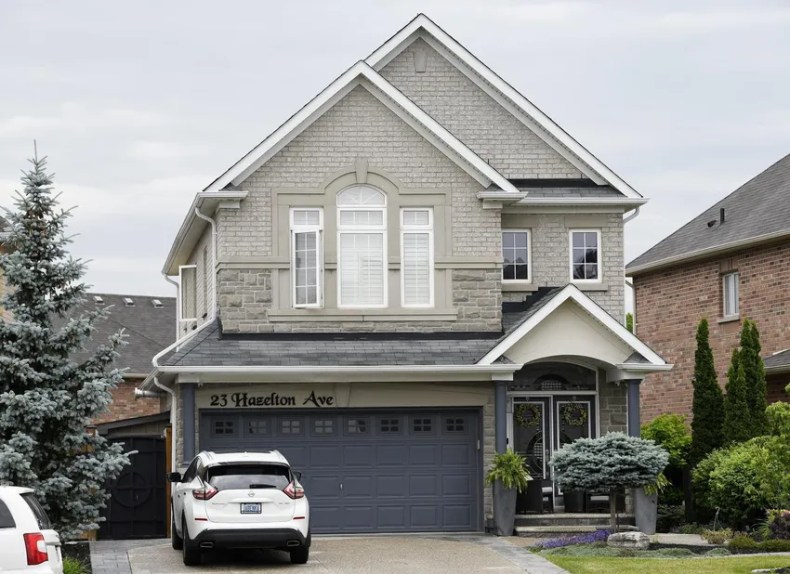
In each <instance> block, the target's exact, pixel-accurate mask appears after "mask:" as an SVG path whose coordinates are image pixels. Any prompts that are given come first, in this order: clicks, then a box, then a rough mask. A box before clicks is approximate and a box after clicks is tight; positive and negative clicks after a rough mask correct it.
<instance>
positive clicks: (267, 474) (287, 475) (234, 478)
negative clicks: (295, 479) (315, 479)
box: [206, 464, 291, 490]
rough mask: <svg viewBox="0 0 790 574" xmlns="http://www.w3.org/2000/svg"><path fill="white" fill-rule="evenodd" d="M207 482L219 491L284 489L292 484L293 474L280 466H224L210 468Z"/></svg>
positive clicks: (285, 467)
mask: <svg viewBox="0 0 790 574" xmlns="http://www.w3.org/2000/svg"><path fill="white" fill-rule="evenodd" d="M206 482H208V483H209V484H211V485H212V486H213V487H214V488H216V489H217V490H234V489H250V488H252V489H255V488H277V489H283V488H285V487H286V486H288V483H289V482H291V472H290V470H289V468H288V467H287V466H282V465H279V464H244V465H241V464H223V465H220V466H210V467H209V468H208V471H207V473H206Z"/></svg>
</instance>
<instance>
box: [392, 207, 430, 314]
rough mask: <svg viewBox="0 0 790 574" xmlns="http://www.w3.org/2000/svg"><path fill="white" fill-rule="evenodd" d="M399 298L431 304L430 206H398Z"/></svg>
mask: <svg viewBox="0 0 790 574" xmlns="http://www.w3.org/2000/svg"><path fill="white" fill-rule="evenodd" d="M400 232H401V233H400V234H401V292H402V295H401V302H402V304H403V306H404V307H431V306H432V305H433V210H432V209H429V208H421V209H414V208H408V209H403V210H401V230H400Z"/></svg>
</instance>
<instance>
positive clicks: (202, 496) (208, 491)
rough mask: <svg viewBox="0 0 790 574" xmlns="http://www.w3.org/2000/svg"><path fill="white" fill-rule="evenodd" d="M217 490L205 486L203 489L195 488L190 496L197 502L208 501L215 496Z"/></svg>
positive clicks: (208, 485)
mask: <svg viewBox="0 0 790 574" xmlns="http://www.w3.org/2000/svg"><path fill="white" fill-rule="evenodd" d="M218 492H219V490H217V489H216V488H214V487H213V486H211V485H210V484H207V485H206V486H204V487H203V488H197V489H195V490H193V491H192V496H194V497H195V498H196V499H198V500H209V499H210V498H211V497H213V496H214V495H215V494H217V493H218Z"/></svg>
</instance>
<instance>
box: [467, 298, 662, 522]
mask: <svg viewBox="0 0 790 574" xmlns="http://www.w3.org/2000/svg"><path fill="white" fill-rule="evenodd" d="M484 361H491V362H494V361H497V362H512V363H515V364H518V365H521V368H520V369H519V370H517V371H515V372H514V373H513V376H512V379H511V380H507V381H504V380H503V381H498V382H497V384H496V390H495V418H496V450H497V452H502V451H504V450H505V449H506V448H512V449H513V450H515V451H516V452H518V453H519V454H521V455H523V456H524V457H525V458H526V460H527V465H528V470H529V473H530V475H531V476H532V477H533V481H532V483H531V485H530V488H529V489H528V491H527V492H525V493H522V494H521V495H520V496H519V499H518V503H517V514H518V515H520V516H522V517H528V516H530V515H543V514H552V513H553V514H561V513H564V514H568V518H570V517H571V516H574V517H578V516H580V515H589V518H592V517H593V516H594V515H596V514H599V513H600V514H601V516H602V520H603V523H604V524H605V517H606V516H608V508H609V499H608V495H607V494H605V493H597V492H566V491H563V489H562V488H561V486H560V485H559V484H557V483H556V482H555V481H554V480H553V476H552V470H551V467H550V465H549V461H550V459H551V456H552V455H553V453H554V452H555V451H556V450H557V449H559V448H561V447H562V446H563V445H565V444H568V443H571V442H573V441H575V440H578V439H580V438H595V437H598V436H601V435H603V434H606V433H608V432H614V431H620V432H625V433H627V434H629V435H632V436H638V435H639V430H640V414H639V390H640V384H641V382H642V380H643V379H644V377H645V376H646V375H647V374H649V373H651V372H656V371H664V370H668V369H670V368H671V365H668V364H666V362H665V361H664V360H663V359H662V358H661V357H659V356H658V355H657V354H656V353H655V352H653V351H652V350H651V349H650V348H649V347H647V345H645V344H644V343H642V342H641V341H640V340H639V339H638V338H637V337H636V336H634V335H633V334H632V333H631V332H629V331H628V330H627V329H626V328H625V327H624V326H623V325H622V324H621V323H620V322H619V321H618V320H616V319H615V318H613V317H612V316H611V315H609V314H608V313H606V311H604V310H603V309H602V308H601V307H599V306H598V305H597V304H596V303H595V302H593V301H592V300H591V299H590V298H589V297H587V296H586V295H585V294H584V293H583V292H581V291H580V290H579V289H578V288H577V287H575V286H573V285H568V286H566V287H565V288H563V289H558V290H556V291H555V292H554V293H552V294H548V295H547V296H546V297H544V298H543V299H541V300H540V301H539V302H538V303H535V304H533V305H531V306H530V307H529V308H528V309H527V310H525V311H524V312H523V316H522V317H520V318H519V323H518V325H517V326H516V327H515V328H513V329H512V330H511V331H510V333H509V334H508V336H506V337H505V338H503V340H501V341H500V342H499V344H498V345H497V346H496V347H495V348H494V349H492V351H491V352H489V353H488V354H487V355H486V356H485V357H484V358H483V359H482V361H481V362H484ZM618 504H619V506H620V509H621V511H624V512H628V511H631V510H632V508H631V500H630V497H628V499H627V500H626V499H623V500H621V501H618ZM546 518H548V517H546ZM584 518H586V516H582V517H581V518H579V519H578V520H577V522H580V523H584V522H589V520H584ZM545 521H546V520H542V521H538V522H545ZM566 526H567V525H566Z"/></svg>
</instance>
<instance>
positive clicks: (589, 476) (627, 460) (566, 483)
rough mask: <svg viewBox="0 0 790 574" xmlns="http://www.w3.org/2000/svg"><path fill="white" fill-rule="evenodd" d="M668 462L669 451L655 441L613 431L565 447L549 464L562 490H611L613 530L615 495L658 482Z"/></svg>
mask: <svg viewBox="0 0 790 574" xmlns="http://www.w3.org/2000/svg"><path fill="white" fill-rule="evenodd" d="M668 460H669V455H668V454H667V451H666V450H664V449H663V448H661V447H660V446H658V445H657V444H655V443H654V442H653V441H651V440H644V439H641V438H638V437H632V436H628V435H626V434H625V433H621V432H613V433H608V434H605V435H604V436H602V437H599V438H582V439H579V440H576V441H574V442H572V443H570V444H566V445H564V446H563V447H562V448H560V449H559V450H557V451H556V452H555V453H554V456H553V457H552V458H551V462H550V463H549V464H550V465H551V466H552V468H553V469H554V478H555V480H557V482H559V484H560V485H561V486H562V487H563V488H567V489H571V490H590V491H608V492H609V500H610V509H611V526H612V528H613V529H614V528H616V527H617V515H616V506H615V495H616V493H617V492H618V491H620V490H622V489H623V488H637V487H640V486H645V485H646V484H650V483H653V482H655V480H656V477H657V476H658V474H659V473H660V472H661V471H662V470H664V467H665V466H666V465H667V461H668Z"/></svg>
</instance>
